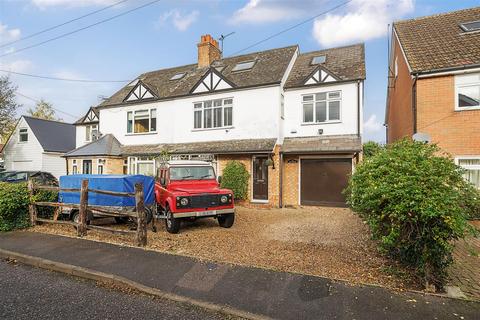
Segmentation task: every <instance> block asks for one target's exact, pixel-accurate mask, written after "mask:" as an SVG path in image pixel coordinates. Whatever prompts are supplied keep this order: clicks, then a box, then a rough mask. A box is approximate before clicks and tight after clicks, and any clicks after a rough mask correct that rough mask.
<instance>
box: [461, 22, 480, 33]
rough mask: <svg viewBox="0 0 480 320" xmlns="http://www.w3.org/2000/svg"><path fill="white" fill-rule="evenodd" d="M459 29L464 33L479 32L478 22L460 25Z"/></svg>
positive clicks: (479, 23)
mask: <svg viewBox="0 0 480 320" xmlns="http://www.w3.org/2000/svg"><path fill="white" fill-rule="evenodd" d="M460 28H462V29H463V31H465V32H471V31H480V20H478V21H471V22H465V23H461V24H460Z"/></svg>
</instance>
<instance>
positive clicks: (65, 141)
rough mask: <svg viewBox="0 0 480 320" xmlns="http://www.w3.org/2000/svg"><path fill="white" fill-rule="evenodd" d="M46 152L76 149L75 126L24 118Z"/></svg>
mask: <svg viewBox="0 0 480 320" xmlns="http://www.w3.org/2000/svg"><path fill="white" fill-rule="evenodd" d="M23 118H24V119H25V121H26V122H27V124H28V126H29V127H30V129H31V130H32V131H33V134H34V135H35V137H36V138H37V140H38V142H39V143H40V145H41V146H42V148H43V150H44V151H46V152H67V151H70V150H73V149H75V126H74V125H73V124H70V123H65V122H60V121H53V120H44V119H39V118H34V117H29V116H23Z"/></svg>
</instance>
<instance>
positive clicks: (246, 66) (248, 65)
mask: <svg viewBox="0 0 480 320" xmlns="http://www.w3.org/2000/svg"><path fill="white" fill-rule="evenodd" d="M254 65H255V61H245V62H240V63H237V64H236V65H235V67H233V69H232V71H245V70H250V69H252V68H253V66H254Z"/></svg>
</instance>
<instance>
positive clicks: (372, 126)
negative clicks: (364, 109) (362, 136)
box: [363, 114, 383, 133]
mask: <svg viewBox="0 0 480 320" xmlns="http://www.w3.org/2000/svg"><path fill="white" fill-rule="evenodd" d="M382 128H383V126H382V124H381V123H380V121H378V119H377V115H376V114H372V115H371V116H370V117H369V118H368V119H367V121H365V122H364V123H363V129H364V130H365V132H366V133H374V132H379V131H380V130H382Z"/></svg>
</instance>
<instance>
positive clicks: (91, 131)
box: [85, 124, 98, 142]
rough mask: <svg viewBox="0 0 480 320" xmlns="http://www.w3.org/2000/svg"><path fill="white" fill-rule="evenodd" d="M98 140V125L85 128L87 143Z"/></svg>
mask: <svg viewBox="0 0 480 320" xmlns="http://www.w3.org/2000/svg"><path fill="white" fill-rule="evenodd" d="M97 139H98V124H89V125H86V126H85V141H86V142H91V141H95V140H97Z"/></svg>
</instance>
